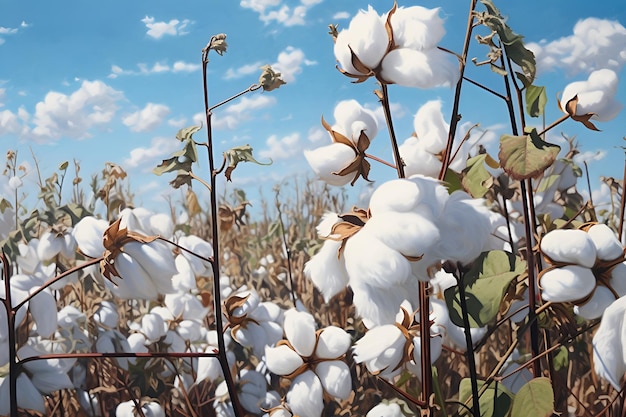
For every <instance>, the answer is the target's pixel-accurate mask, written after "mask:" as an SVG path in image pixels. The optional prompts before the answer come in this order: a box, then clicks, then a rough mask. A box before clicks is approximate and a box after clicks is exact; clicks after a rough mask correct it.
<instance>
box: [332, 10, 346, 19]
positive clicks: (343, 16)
mask: <svg viewBox="0 0 626 417" xmlns="http://www.w3.org/2000/svg"><path fill="white" fill-rule="evenodd" d="M342 19H350V13H348V12H337V13H335V14H334V15H333V20H342Z"/></svg>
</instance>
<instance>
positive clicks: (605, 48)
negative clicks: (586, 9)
mask: <svg viewBox="0 0 626 417" xmlns="http://www.w3.org/2000/svg"><path fill="white" fill-rule="evenodd" d="M624 45H626V28H624V26H622V25H621V24H620V23H619V22H618V21H615V20H607V19H598V18H595V17H588V18H586V19H582V20H579V21H578V22H577V23H576V25H575V26H574V29H573V34H572V35H569V36H565V37H562V38H560V39H557V40H554V41H550V42H548V41H547V40H545V39H544V40H542V41H540V42H539V43H529V44H528V45H527V47H528V48H529V49H530V50H532V51H533V52H534V53H535V57H536V59H537V68H538V70H539V71H551V70H557V69H563V70H565V72H566V73H567V74H568V75H574V74H576V73H579V72H585V73H589V72H591V71H594V70H597V69H602V68H609V69H613V70H615V71H619V70H620V69H621V68H622V67H623V66H624V63H626V49H625V48H624Z"/></svg>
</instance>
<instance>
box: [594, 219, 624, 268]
mask: <svg viewBox="0 0 626 417" xmlns="http://www.w3.org/2000/svg"><path fill="white" fill-rule="evenodd" d="M587 234H588V235H589V237H590V238H591V240H593V244H594V245H595V246H596V256H597V257H598V259H600V260H601V261H612V260H614V259H617V258H619V257H620V256H622V255H624V248H623V247H622V244H621V243H620V242H619V240H617V236H615V232H613V230H611V228H610V227H609V226H607V225H606V224H594V225H593V226H591V227H590V228H589V230H587Z"/></svg>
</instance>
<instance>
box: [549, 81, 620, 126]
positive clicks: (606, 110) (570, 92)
mask: <svg viewBox="0 0 626 417" xmlns="http://www.w3.org/2000/svg"><path fill="white" fill-rule="evenodd" d="M618 81H619V79H618V77H617V74H616V73H615V72H614V71H612V70H610V69H599V70H596V71H593V72H592V73H591V74H589V78H588V79H587V80H586V81H576V82H573V83H571V84H569V85H567V86H566V87H565V90H564V91H563V95H562V99H561V107H562V108H563V109H565V106H566V104H567V102H568V101H569V100H571V99H572V98H574V96H577V97H578V104H577V106H576V114H577V115H584V114H588V113H593V114H594V115H593V117H592V118H593V119H597V120H599V121H607V120H611V119H613V118H614V117H615V116H617V114H618V113H619V112H620V110H621V109H622V105H621V104H620V103H619V102H617V101H616V100H615V98H614V97H615V93H616V92H617V87H618Z"/></svg>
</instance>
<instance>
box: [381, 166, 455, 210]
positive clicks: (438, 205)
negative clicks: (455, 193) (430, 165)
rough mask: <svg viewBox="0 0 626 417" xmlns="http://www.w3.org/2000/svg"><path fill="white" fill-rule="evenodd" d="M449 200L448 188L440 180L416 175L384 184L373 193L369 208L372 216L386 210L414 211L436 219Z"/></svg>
mask: <svg viewBox="0 0 626 417" xmlns="http://www.w3.org/2000/svg"><path fill="white" fill-rule="evenodd" d="M447 200H448V190H447V189H446V188H445V187H444V186H443V185H442V184H441V182H440V181H438V180H436V179H434V178H430V177H425V176H422V175H415V176H412V177H411V178H402V179H395V180H391V181H387V182H385V183H384V184H382V185H381V186H380V187H378V188H377V189H376V190H375V191H374V192H373V193H372V197H371V199H370V205H369V206H370V207H369V208H370V212H371V213H372V216H376V215H377V214H378V213H383V212H386V211H392V212H408V211H412V212H415V213H420V214H422V215H424V216H426V217H428V218H431V219H436V218H438V216H439V215H440V213H441V212H442V211H443V207H444V205H445V203H446V201H447Z"/></svg>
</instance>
